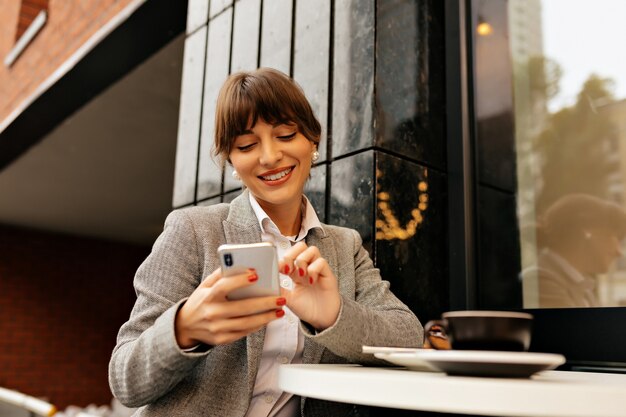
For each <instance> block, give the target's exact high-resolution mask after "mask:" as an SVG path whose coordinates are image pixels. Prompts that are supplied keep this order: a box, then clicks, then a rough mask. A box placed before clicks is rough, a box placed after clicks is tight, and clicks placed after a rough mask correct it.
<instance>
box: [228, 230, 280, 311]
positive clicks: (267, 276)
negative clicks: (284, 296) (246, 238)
mask: <svg viewBox="0 0 626 417" xmlns="http://www.w3.org/2000/svg"><path fill="white" fill-rule="evenodd" d="M217 252H218V254H219V257H220V262H221V264H222V276H224V277H229V276H232V275H237V274H244V273H246V272H247V271H248V269H249V268H254V269H255V270H256V273H257V275H258V276H259V280H258V281H257V282H256V283H254V284H253V285H251V286H247V287H244V288H238V289H236V290H234V291H231V292H230V293H229V294H228V299H229V300H241V299H243V298H250V297H263V296H271V295H275V296H279V295H280V283H279V274H278V255H277V252H276V247H275V246H274V244H273V243H270V242H261V243H248V244H240V245H232V244H226V245H221V246H220V247H219V248H217Z"/></svg>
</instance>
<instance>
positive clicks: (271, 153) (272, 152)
mask: <svg viewBox="0 0 626 417" xmlns="http://www.w3.org/2000/svg"><path fill="white" fill-rule="evenodd" d="M282 157H283V152H282V150H281V149H280V144H279V143H277V142H276V141H274V140H272V138H267V139H265V140H262V141H261V156H260V158H259V162H260V164H261V165H263V166H268V167H271V166H274V165H276V164H277V163H278V162H279V161H280V160H281V159H282Z"/></svg>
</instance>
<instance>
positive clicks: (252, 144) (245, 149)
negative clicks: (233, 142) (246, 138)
mask: <svg viewBox="0 0 626 417" xmlns="http://www.w3.org/2000/svg"><path fill="white" fill-rule="evenodd" d="M254 145H256V143H251V144H249V145H243V146H237V149H239V150H240V151H241V152H246V151H249V150H251V149H252V147H253V146H254Z"/></svg>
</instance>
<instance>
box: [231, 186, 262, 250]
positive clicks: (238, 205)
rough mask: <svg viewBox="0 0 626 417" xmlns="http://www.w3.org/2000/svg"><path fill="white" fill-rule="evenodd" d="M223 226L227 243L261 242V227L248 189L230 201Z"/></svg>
mask: <svg viewBox="0 0 626 417" xmlns="http://www.w3.org/2000/svg"><path fill="white" fill-rule="evenodd" d="M223 226H224V234H225V236H226V243H258V242H261V227H260V226H259V220H258V219H257V217H256V215H255V214H254V210H252V206H251V205H250V197H249V194H248V190H244V192H243V193H241V195H240V196H239V197H237V198H235V199H234V200H233V201H232V203H230V210H229V211H228V217H227V218H226V220H224V222H223Z"/></svg>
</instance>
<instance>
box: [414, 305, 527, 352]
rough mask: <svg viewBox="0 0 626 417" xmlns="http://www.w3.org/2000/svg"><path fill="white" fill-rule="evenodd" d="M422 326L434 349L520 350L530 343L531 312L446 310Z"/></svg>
mask: <svg viewBox="0 0 626 417" xmlns="http://www.w3.org/2000/svg"><path fill="white" fill-rule="evenodd" d="M441 317H442V320H431V321H429V322H428V323H426V326H425V328H424V331H425V334H426V340H427V342H428V344H429V345H430V347H432V348H434V349H458V350H503V351H517V352H524V351H527V350H528V347H529V346H530V335H531V330H532V319H533V316H532V315H531V314H528V313H519V312H512V311H450V312H447V313H443V314H442V316H441Z"/></svg>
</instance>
